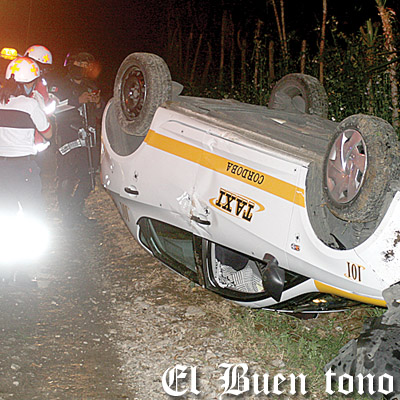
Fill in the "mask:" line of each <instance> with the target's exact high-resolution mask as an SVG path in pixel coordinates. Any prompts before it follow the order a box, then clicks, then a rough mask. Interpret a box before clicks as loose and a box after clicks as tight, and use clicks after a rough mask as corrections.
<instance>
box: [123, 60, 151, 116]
mask: <svg viewBox="0 0 400 400" xmlns="http://www.w3.org/2000/svg"><path fill="white" fill-rule="evenodd" d="M145 100H146V82H145V80H144V76H143V73H142V71H141V70H140V69H139V68H138V67H135V66H133V67H131V68H129V69H128V70H127V71H126V72H125V74H124V76H123V78H122V87H121V105H122V111H123V113H124V114H125V117H126V118H127V119H128V120H133V119H135V118H137V117H138V115H139V114H140V112H141V110H142V108H143V105H144V102H145Z"/></svg>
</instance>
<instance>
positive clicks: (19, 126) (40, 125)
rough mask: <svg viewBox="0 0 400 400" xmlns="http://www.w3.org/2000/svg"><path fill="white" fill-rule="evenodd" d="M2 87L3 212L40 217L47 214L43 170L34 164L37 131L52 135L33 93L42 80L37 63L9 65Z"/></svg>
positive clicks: (0, 181)
mask: <svg viewBox="0 0 400 400" xmlns="http://www.w3.org/2000/svg"><path fill="white" fill-rule="evenodd" d="M5 77H6V79H5V80H4V82H3V83H2V84H1V87H0V187H1V190H0V210H1V211H2V212H12V213H16V212H18V210H19V209H20V208H22V210H23V212H24V214H33V215H35V216H37V215H38V214H40V213H41V212H44V207H43V203H42V195H41V190H42V184H41V178H40V169H39V167H38V165H37V163H36V161H35V157H34V155H35V154H36V152H37V151H36V148H35V145H34V133H35V129H36V130H37V131H38V132H39V133H40V135H42V136H43V137H44V138H45V139H47V140H48V139H50V138H51V136H52V128H51V125H50V123H49V121H48V119H47V116H46V114H45V113H44V112H43V110H42V109H41V108H40V107H39V104H38V102H37V101H36V100H35V99H33V98H30V97H29V96H30V94H31V93H32V91H33V90H34V88H35V85H36V84H37V82H38V79H39V78H40V69H39V66H38V65H37V63H35V61H33V60H32V59H30V58H27V57H18V58H16V59H14V60H13V61H11V62H10V64H9V65H8V67H7V70H6V76H5Z"/></svg>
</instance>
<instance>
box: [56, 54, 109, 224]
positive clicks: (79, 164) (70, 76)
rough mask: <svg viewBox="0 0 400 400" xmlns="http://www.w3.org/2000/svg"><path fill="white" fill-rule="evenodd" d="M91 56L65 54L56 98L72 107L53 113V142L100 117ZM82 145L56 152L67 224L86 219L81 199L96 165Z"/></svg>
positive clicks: (64, 139) (61, 205) (68, 137)
mask: <svg viewBox="0 0 400 400" xmlns="http://www.w3.org/2000/svg"><path fill="white" fill-rule="evenodd" d="M93 63H94V57H93V56H92V55H91V54H89V53H86V52H80V53H78V54H75V55H69V56H67V59H66V62H65V64H64V65H65V67H66V69H67V74H66V77H65V79H64V81H62V82H61V84H60V86H58V87H57V88H56V90H57V94H56V95H57V97H58V98H59V100H60V101H64V100H65V99H68V105H69V106H73V108H72V109H70V110H68V111H65V112H62V113H60V114H59V115H58V116H57V144H58V146H60V147H62V146H63V145H65V144H67V143H71V142H74V141H76V140H77V139H78V137H79V135H78V131H79V129H81V128H85V129H86V128H87V127H93V128H95V127H96V125H97V121H98V120H99V119H100V118H101V114H102V109H103V102H102V100H101V97H100V91H99V90H98V88H97V87H96V85H95V83H94V82H93V80H90V79H88V71H90V68H91V66H92V65H93ZM85 125H86V126H85ZM91 161H93V160H89V157H88V149H87V148H86V147H78V148H74V149H73V150H71V151H69V152H68V153H66V154H64V155H62V154H61V153H59V154H57V180H58V185H57V197H58V205H59V210H60V212H61V215H62V219H63V222H64V223H65V225H66V226H68V227H74V226H75V225H76V224H80V223H85V222H88V221H90V218H88V217H86V216H85V215H84V213H83V210H84V206H85V199H86V198H87V197H88V196H89V194H90V192H91V190H92V181H91V174H93V173H94V170H95V168H96V166H95V165H94V166H93V165H91Z"/></svg>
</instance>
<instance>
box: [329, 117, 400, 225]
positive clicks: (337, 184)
mask: <svg viewBox="0 0 400 400" xmlns="http://www.w3.org/2000/svg"><path fill="white" fill-rule="evenodd" d="M338 150H339V151H338ZM338 153H339V154H338ZM398 168H399V148H398V142H397V137H396V133H395V131H394V129H393V127H392V126H391V125H390V124H389V123H388V122H386V121H384V120H382V119H380V118H377V117H372V116H368V115H362V114H358V115H352V116H350V117H348V118H346V119H345V120H343V121H342V122H341V123H340V124H339V126H338V128H337V131H336V133H335V134H334V135H333V137H332V138H331V141H330V143H329V145H328V150H327V152H326V154H325V158H324V167H323V177H322V179H323V194H324V200H325V202H326V205H327V207H328V209H329V210H330V212H331V213H332V214H333V215H335V216H336V217H337V218H339V219H341V220H344V221H347V222H370V221H374V220H376V219H378V218H379V216H380V213H381V212H382V209H383V206H384V199H385V197H386V196H385V195H386V194H387V193H388V191H389V190H390V182H391V181H393V180H395V179H397V178H398Z"/></svg>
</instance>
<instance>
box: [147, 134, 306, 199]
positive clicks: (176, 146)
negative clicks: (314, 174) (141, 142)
mask: <svg viewBox="0 0 400 400" xmlns="http://www.w3.org/2000/svg"><path fill="white" fill-rule="evenodd" d="M145 142H146V143H147V144H148V145H149V146H152V147H154V148H157V149H159V150H163V151H165V152H167V153H170V154H173V155H175V156H177V157H180V158H183V159H185V160H188V161H192V162H194V163H197V164H199V165H201V166H202V167H205V168H208V169H211V170H213V171H216V172H218V173H220V174H223V175H226V176H230V177H231V178H234V179H237V180H239V181H241V182H244V183H247V184H248V185H251V186H254V187H257V188H259V189H261V190H264V191H265V192H268V193H270V194H273V195H275V196H278V197H280V198H282V199H285V200H287V201H290V202H292V203H295V204H297V205H298V206H301V207H305V201H304V189H301V188H299V187H297V186H295V185H292V184H291V183H288V182H285V181H282V180H281V179H278V178H275V177H273V176H270V175H267V174H265V173H263V172H260V171H257V170H254V169H252V168H249V167H247V166H245V165H243V164H239V163H236V162H234V161H232V160H229V159H227V158H224V157H221V156H218V155H216V154H213V153H210V152H208V151H206V150H203V149H200V148H198V147H195V146H192V145H190V144H187V143H183V142H180V141H179V140H175V139H172V138H170V137H167V136H164V135H160V134H159V133H157V132H155V131H154V130H152V129H150V130H149V132H148V134H147V136H146V139H145Z"/></svg>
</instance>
